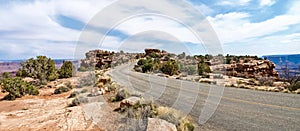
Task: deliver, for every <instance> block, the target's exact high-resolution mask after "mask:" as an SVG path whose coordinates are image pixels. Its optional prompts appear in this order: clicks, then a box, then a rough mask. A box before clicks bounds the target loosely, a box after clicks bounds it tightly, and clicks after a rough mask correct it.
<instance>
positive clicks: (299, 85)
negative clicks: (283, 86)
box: [288, 81, 300, 91]
mask: <svg viewBox="0 0 300 131" xmlns="http://www.w3.org/2000/svg"><path fill="white" fill-rule="evenodd" d="M288 89H289V90H290V91H295V90H298V89H300V81H295V82H292V83H291V85H289V86H288Z"/></svg>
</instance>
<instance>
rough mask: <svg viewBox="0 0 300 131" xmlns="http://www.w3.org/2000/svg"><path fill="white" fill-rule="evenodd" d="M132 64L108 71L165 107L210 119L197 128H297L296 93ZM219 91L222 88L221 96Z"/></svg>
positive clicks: (298, 103) (272, 130) (299, 125)
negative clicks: (175, 75)
mask: <svg viewBox="0 0 300 131" xmlns="http://www.w3.org/2000/svg"><path fill="white" fill-rule="evenodd" d="M132 66H133V65H132V64H131V65H130V64H125V65H122V66H118V67H116V68H115V69H114V70H112V71H111V72H109V74H110V75H111V76H112V79H113V80H114V81H116V82H118V83H119V84H121V85H123V86H126V87H128V88H129V89H130V90H135V91H139V92H141V93H143V95H144V97H146V98H149V99H153V100H155V101H156V102H158V103H160V104H162V105H164V106H169V107H173V108H176V109H178V110H181V111H182V112H184V113H186V114H189V115H190V116H192V118H193V119H194V120H195V121H196V122H198V121H199V120H201V119H199V116H200V115H201V117H200V118H203V117H204V118H209V119H208V121H206V122H205V123H204V124H198V127H197V128H196V129H197V130H264V131H265V130H270V131H275V130H279V131H282V130H289V131H290V130H295V131H296V130H298V131H299V130H300V95H299V94H298V95H297V94H286V93H279V92H265V91H255V90H248V89H238V88H229V87H226V88H222V87H220V86H215V85H208V84H201V83H197V82H190V81H183V80H176V79H169V78H164V77H160V76H156V75H149V74H144V73H137V72H133V71H131V69H132ZM215 89H216V90H215ZM218 91H219V92H218ZM220 91H223V94H222V93H221V94H222V95H221V96H220V95H219V94H220ZM208 97H210V99H209V100H207V98H208ZM218 98H221V99H220V101H218V100H219V99H218ZM214 106H215V107H217V108H216V110H215V111H214ZM201 112H204V113H202V114H201ZM207 112H208V113H207ZM211 112H213V114H212V116H211V117H210V115H209V113H211Z"/></svg>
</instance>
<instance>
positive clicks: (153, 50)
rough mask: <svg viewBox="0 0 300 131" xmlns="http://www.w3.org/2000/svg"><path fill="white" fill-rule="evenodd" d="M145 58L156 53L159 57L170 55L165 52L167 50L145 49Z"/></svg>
mask: <svg viewBox="0 0 300 131" xmlns="http://www.w3.org/2000/svg"><path fill="white" fill-rule="evenodd" d="M145 53H146V54H145V56H148V55H150V54H152V53H155V54H156V55H159V56H166V55H168V52H167V51H165V50H162V51H161V50H159V49H145Z"/></svg>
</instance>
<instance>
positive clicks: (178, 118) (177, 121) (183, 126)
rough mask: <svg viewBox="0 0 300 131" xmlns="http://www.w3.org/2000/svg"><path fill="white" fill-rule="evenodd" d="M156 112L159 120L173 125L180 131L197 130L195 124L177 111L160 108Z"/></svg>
mask: <svg viewBox="0 0 300 131" xmlns="http://www.w3.org/2000/svg"><path fill="white" fill-rule="evenodd" d="M156 111H157V117H158V118H160V119H163V120H166V121H168V122H170V123H173V124H174V125H175V126H176V128H177V130H178V131H193V130H194V129H195V127H194V125H193V123H192V122H190V121H189V120H188V119H187V117H186V116H185V115H184V114H182V113H181V112H179V111H177V110H175V109H172V108H168V107H159V108H157V109H156Z"/></svg>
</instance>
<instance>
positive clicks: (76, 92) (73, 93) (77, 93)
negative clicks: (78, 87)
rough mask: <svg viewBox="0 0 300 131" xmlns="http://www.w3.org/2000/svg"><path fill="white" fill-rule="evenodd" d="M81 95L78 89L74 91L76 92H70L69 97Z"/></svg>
mask: <svg viewBox="0 0 300 131" xmlns="http://www.w3.org/2000/svg"><path fill="white" fill-rule="evenodd" d="M78 95H79V92H78V91H74V92H72V93H71V94H70V96H69V97H68V98H74V97H76V96H78Z"/></svg>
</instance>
